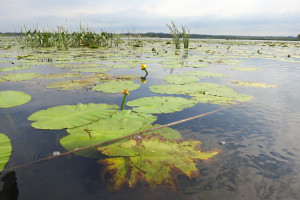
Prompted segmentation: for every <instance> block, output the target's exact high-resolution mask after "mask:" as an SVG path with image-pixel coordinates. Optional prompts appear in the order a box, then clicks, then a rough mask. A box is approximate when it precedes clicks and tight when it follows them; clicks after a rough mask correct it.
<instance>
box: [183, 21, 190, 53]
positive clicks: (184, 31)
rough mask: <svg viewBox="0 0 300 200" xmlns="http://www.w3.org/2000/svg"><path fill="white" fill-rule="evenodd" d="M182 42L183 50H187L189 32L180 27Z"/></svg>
mask: <svg viewBox="0 0 300 200" xmlns="http://www.w3.org/2000/svg"><path fill="white" fill-rule="evenodd" d="M181 37H182V41H183V47H184V48H185V49H188V48H189V43H190V30H188V29H187V28H185V27H184V26H182V33H181Z"/></svg>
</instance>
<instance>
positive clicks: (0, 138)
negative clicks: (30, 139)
mask: <svg viewBox="0 0 300 200" xmlns="http://www.w3.org/2000/svg"><path fill="white" fill-rule="evenodd" d="M11 151H12V147H11V143H10V140H9V139H8V137H7V136H6V135H4V134H3V133H0V171H2V170H3V168H4V166H5V164H6V163H7V162H8V160H9V158H10V155H11Z"/></svg>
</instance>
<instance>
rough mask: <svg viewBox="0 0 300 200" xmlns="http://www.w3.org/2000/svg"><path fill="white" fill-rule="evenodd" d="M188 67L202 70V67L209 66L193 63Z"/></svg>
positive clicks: (207, 65)
mask: <svg viewBox="0 0 300 200" xmlns="http://www.w3.org/2000/svg"><path fill="white" fill-rule="evenodd" d="M188 67H194V68H202V67H209V64H204V63H193V64H188Z"/></svg>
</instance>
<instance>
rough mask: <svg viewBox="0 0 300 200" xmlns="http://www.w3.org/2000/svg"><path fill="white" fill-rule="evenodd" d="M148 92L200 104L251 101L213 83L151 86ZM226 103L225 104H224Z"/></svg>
mask: <svg viewBox="0 0 300 200" xmlns="http://www.w3.org/2000/svg"><path fill="white" fill-rule="evenodd" d="M149 88H150V91H152V92H156V93H161V94H185V95H189V96H193V97H195V98H194V99H195V100H197V101H198V102H202V103H215V104H234V103H236V102H237V101H238V102H245V101H249V100H251V99H252V97H251V96H248V95H243V94H239V93H237V92H236V91H235V90H234V89H232V88H230V87H226V86H223V85H219V84H215V83H190V84H186V85H171V84H163V85H152V86H150V87H149ZM204 99H205V100H204ZM225 102H227V103H225Z"/></svg>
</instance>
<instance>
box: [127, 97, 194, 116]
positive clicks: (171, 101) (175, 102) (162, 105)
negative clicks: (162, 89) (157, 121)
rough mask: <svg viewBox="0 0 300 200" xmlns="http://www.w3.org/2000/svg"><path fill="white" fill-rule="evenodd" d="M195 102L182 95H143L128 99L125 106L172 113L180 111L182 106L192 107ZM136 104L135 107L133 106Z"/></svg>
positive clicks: (149, 111)
mask: <svg viewBox="0 0 300 200" xmlns="http://www.w3.org/2000/svg"><path fill="white" fill-rule="evenodd" d="M195 104H196V102H195V101H191V100H189V99H186V98H182V97H172V96H166V97H156V96H154V97H143V98H139V99H135V100H133V101H128V102H127V103H126V105H127V106H131V107H134V108H133V111H136V112H142V113H172V112H177V111H181V110H183V109H184V108H189V107H192V106H194V105H195ZM135 106H137V107H135Z"/></svg>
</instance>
